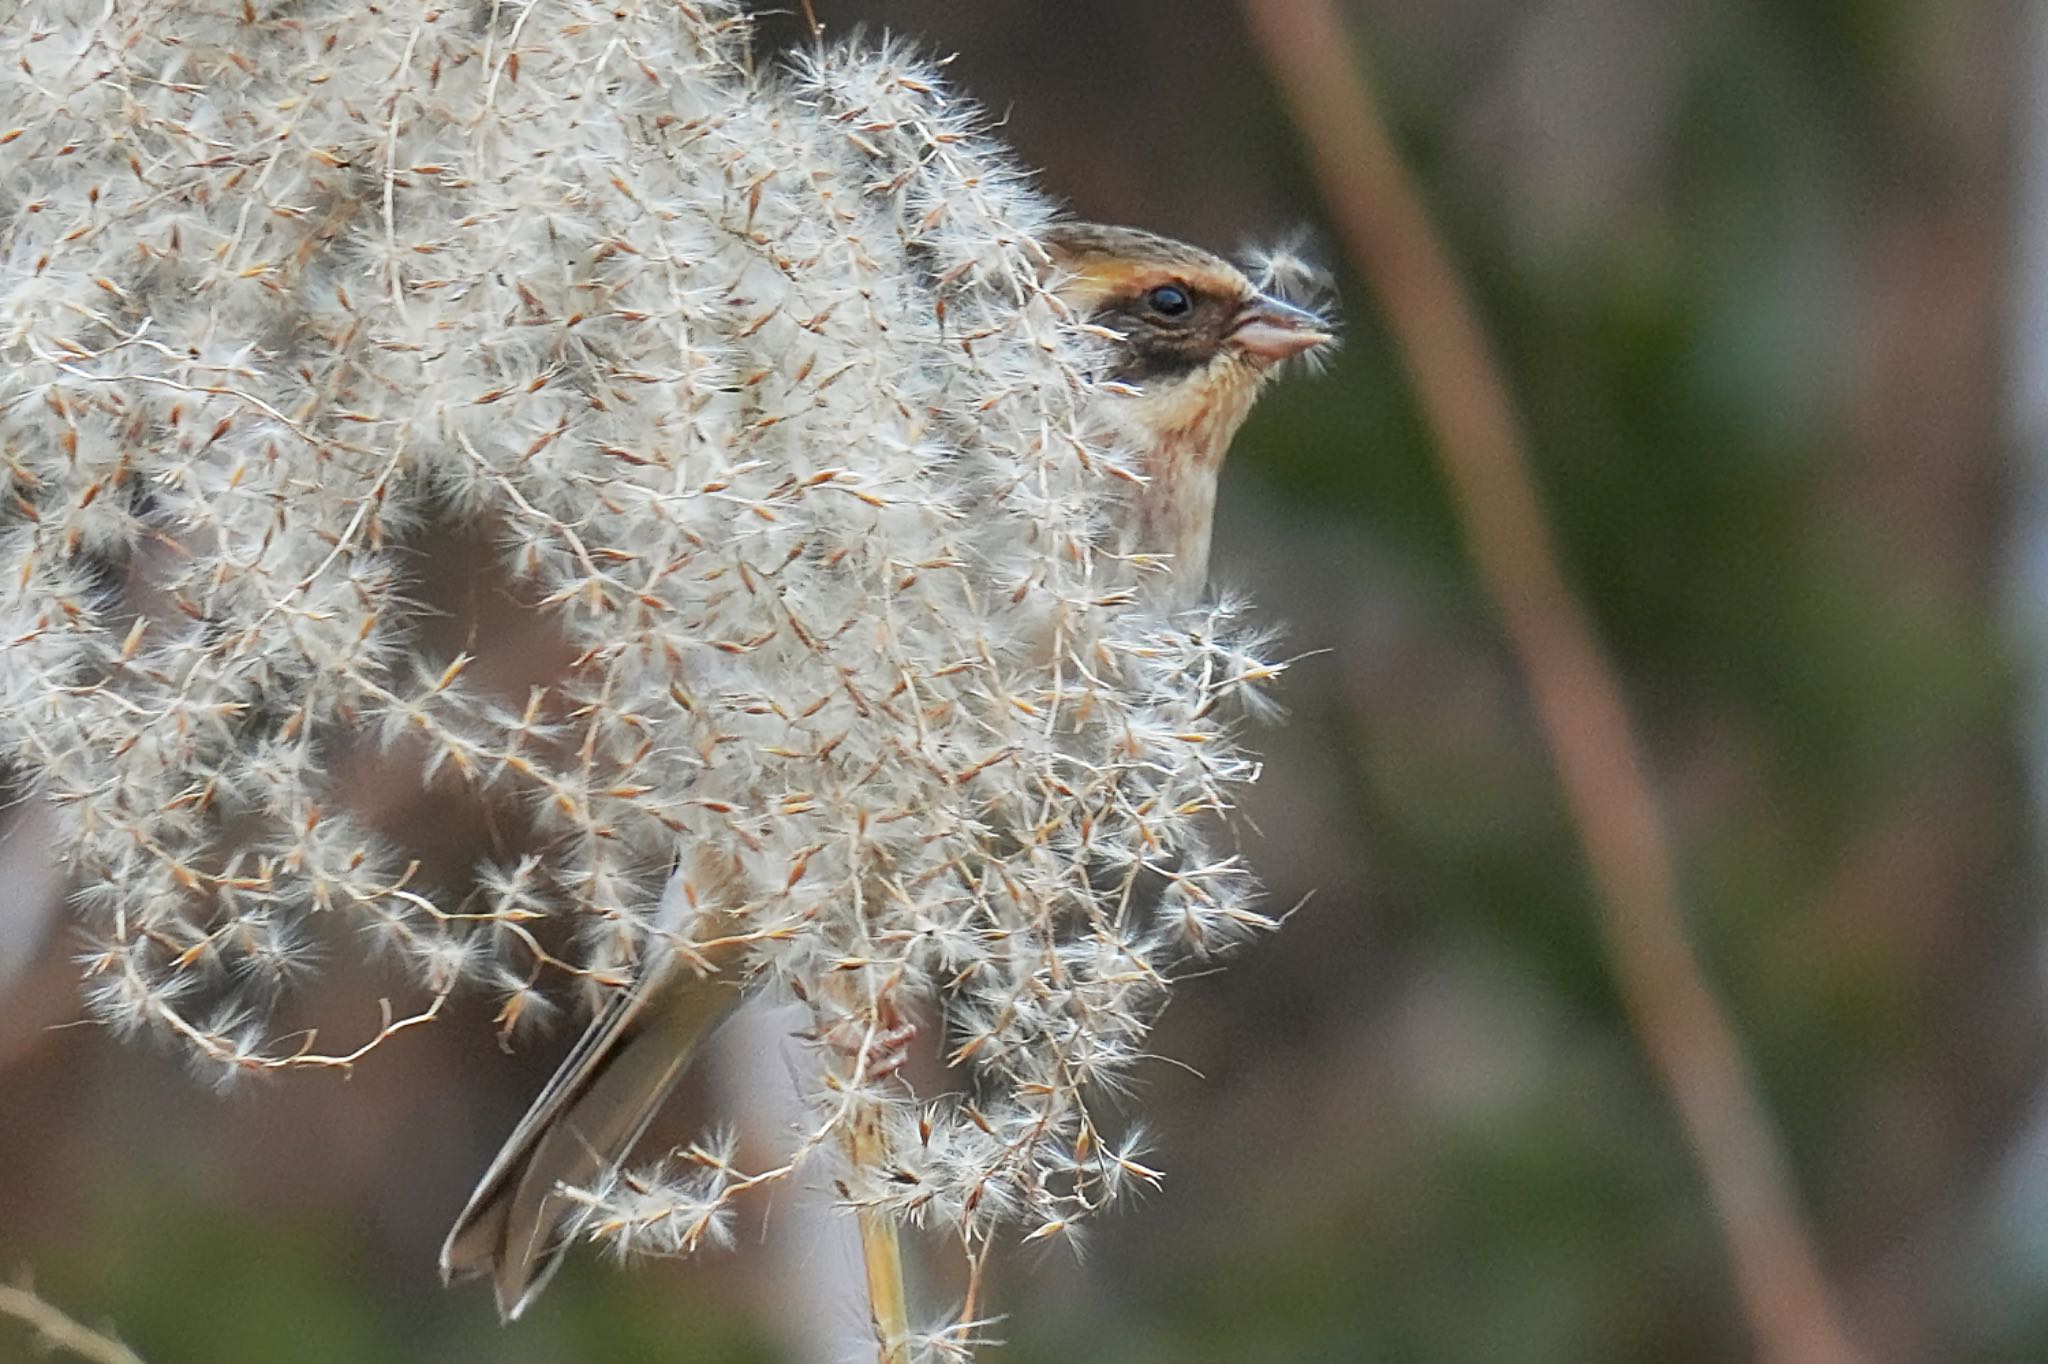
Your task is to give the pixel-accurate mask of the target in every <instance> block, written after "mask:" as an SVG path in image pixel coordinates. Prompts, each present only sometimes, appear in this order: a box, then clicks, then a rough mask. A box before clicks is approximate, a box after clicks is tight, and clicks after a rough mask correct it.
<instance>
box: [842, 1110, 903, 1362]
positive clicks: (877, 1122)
mask: <svg viewBox="0 0 2048 1364" xmlns="http://www.w3.org/2000/svg"><path fill="white" fill-rule="evenodd" d="M847 1147H848V1152H847V1153H848V1155H850V1156H851V1157H852V1159H853V1163H854V1165H856V1166H859V1167H863V1168H870V1167H873V1166H876V1165H879V1164H880V1163H881V1161H882V1160H883V1159H884V1157H885V1156H886V1154H887V1150H886V1148H885V1147H884V1145H883V1143H882V1136H881V1115H880V1113H878V1112H877V1111H876V1110H875V1108H874V1106H873V1105H872V1104H870V1105H865V1106H864V1107H863V1108H862V1110H861V1112H860V1114H859V1115H858V1116H857V1117H856V1118H855V1119H854V1122H853V1129H852V1131H851V1132H850V1133H849V1134H848V1136H847ZM858 1217H859V1221H860V1254H861V1260H862V1261H863V1262H864V1263H865V1264H866V1265H867V1271H868V1305H869V1310H870V1311H871V1313H872V1314H873V1317H874V1325H875V1343H876V1345H877V1346H878V1347H879V1349H880V1355H879V1359H880V1364H910V1307H909V1303H908V1300H907V1296H906V1294H905V1292H904V1286H903V1248H902V1245H901V1243H900V1242H899V1241H898V1239H897V1235H896V1222H895V1219H893V1218H891V1217H890V1216H889V1214H887V1213H886V1212H883V1211H881V1210H880V1209H876V1208H862V1209H861V1210H860V1212H859V1214H858Z"/></svg>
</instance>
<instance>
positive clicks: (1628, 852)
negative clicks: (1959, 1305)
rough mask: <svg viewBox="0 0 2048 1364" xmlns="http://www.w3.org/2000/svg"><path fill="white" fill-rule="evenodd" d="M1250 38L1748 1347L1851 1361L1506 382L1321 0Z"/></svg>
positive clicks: (1262, 11)
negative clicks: (1380, 366) (1596, 924)
mask: <svg viewBox="0 0 2048 1364" xmlns="http://www.w3.org/2000/svg"><path fill="white" fill-rule="evenodd" d="M1244 6H1245V13H1246V15H1247V17H1248V19H1249V21H1250V25H1251V29H1252V32H1253V34H1254V36H1255V39H1256V41H1257V42H1258V44H1259V46H1260V47H1261V49H1262V50H1263V52H1264V55H1265V59H1266V61H1267V63H1268V65H1269V66H1270V67H1271V69H1272V71H1273V74H1274V79H1275V82H1276V84H1277V85H1278V86H1279V87H1280V89H1281V91H1282V92H1283V94H1284V96H1285V98H1286V100H1287V102H1288V104H1289V106H1290V107H1291V109H1292V111H1293V114H1294V118H1295V120H1296V122H1297V123H1298V124H1299V126H1300V128H1301V131H1302V135H1303V137H1304V138H1305V140H1306V141H1307V143H1308V147H1309V151H1310V153H1311V156H1312V158H1313V160H1314V162H1315V164H1316V166H1317V169H1318V172H1319V175H1320V180H1321V185H1322V190H1323V193H1324V196H1325V197H1326V199H1327V201H1328V203H1329V207H1330V211H1331V213H1332V216H1333V217H1334V218H1335V220H1336V223H1337V226H1338V229H1339V231H1340V232H1341V233H1342V234H1343V237H1344V240H1345V243H1346V245H1347V247H1348V248H1349V251H1350V255H1351V257H1352V259H1353V260H1354V261H1355V263H1356V264H1357V267H1358V268H1359V270H1360V271H1361V272H1362V273H1363V274H1364V275H1365V276H1366V278H1367V279H1368V280H1369V281H1370V282H1371V284H1372V286H1373V288H1374V290H1375V292H1376V293H1377V294H1378V296H1379V299H1380V303H1381V306H1382V307H1383V308H1384V309H1385V310H1386V315H1387V321H1388V324H1389V326H1390V328H1391V329H1392V331H1393V333H1394V335H1395V337H1396V340H1397V343H1398V345H1399V347H1400V349H1401V353H1402V355H1403V358H1404V359H1405V361H1406V363H1407V366H1408V370H1409V374H1410V377H1411V379H1412V381H1413V382H1414V384H1415V388H1416V392H1417V396H1418V398H1419V400H1420V402H1421V404H1422V407H1423V409H1424V411H1425V412H1426V414H1427V415H1428V418H1429V422H1430V425H1431V427H1432V428H1433V429H1434V431H1435V432H1436V437H1437V445H1438V450H1439V455H1440V458H1441V459H1442V461H1443V464H1444V469H1445V473H1446V475H1447V477H1448V479H1449V481H1450V484H1451V486H1452V488H1453V490H1454V492H1455V495H1456V497H1457V500H1458V503H1459V507H1460V511H1461V514H1462V517H1463V520H1464V524H1465V538H1466V542H1467V544H1468V546H1469V549H1470V552H1471V554H1472V557H1473V559H1474V561H1475V562H1476V565H1477V568H1478V572H1479V576H1480V578H1481V580H1482V581H1483V582H1484V584H1485V586H1486V588H1487V591H1488V592H1489V593H1490V594H1491V596H1492V597H1493V599H1494V601H1495V603H1496V604H1497V606H1498V608H1499V610H1500V613H1501V616H1502V620H1503V624H1504V625H1505V627H1506V631H1507V634H1508V637H1509V639H1510V641H1511V643H1512V644H1513V647H1514V649H1515V652H1516V654H1517V656H1518V658H1519V659H1520V662H1521V667H1522V671H1523V674H1524V676H1525V678H1526V680H1527V685H1528V688H1529V692H1530V696H1531V699H1532V701H1533V703H1534V706H1535V711H1536V716H1537V722H1538V724H1539V726H1540V727H1541V730H1542V733H1543V736H1544V740H1545V742H1546V743H1547V744H1548V746H1549V748H1550V751H1551V754H1552V757H1553V760H1554V761H1555V763H1556V765H1557V771H1558V778H1559V781H1560V783H1561V785H1562V786H1563V789H1564V796H1565V801H1566V804H1567V806H1568V807H1569V809H1570V812H1571V816H1572V820H1573V823H1574V825H1575V827H1576V829H1577V832H1578V837H1579V840H1580V842H1581V843H1582V845H1583V847H1584V850H1585V856H1586V861H1587V864H1588V868H1589V870H1590V873H1591V875H1592V879H1593V882H1594V885H1595V888H1596V890H1597V892H1598V900H1599V905H1600V911H1601V916H1600V928H1601V932H1602V937H1603V940H1604V943H1605V947H1606V951H1607V955H1608V959H1609V967H1610V969H1611V970H1612V971H1613V973H1614V976H1615V979H1616V981H1617V983H1618V986H1619V989H1620V991H1621V995H1622V998H1623V1000H1624V1003H1625V1007H1626V1008H1627V1011H1628V1014H1629V1018H1630V1020H1631V1022H1632V1024H1633V1026H1634V1028H1635V1030H1636V1032H1637V1034H1638V1036H1639V1037H1640V1039H1641V1042H1642V1045H1643V1048H1644V1050H1645V1051H1646V1052H1647V1053H1648V1055H1649V1057H1650V1060H1651V1063H1652V1065H1653V1066H1654V1067H1655V1069H1656V1072H1657V1075H1658V1077H1659V1079H1660V1080H1661V1082H1662V1083H1663V1085H1664V1087H1665V1089H1666V1091H1667V1092H1668V1094H1669V1096H1670V1099H1671V1102H1672V1104H1673V1106H1674V1108H1675V1109H1676V1110H1677V1113H1678V1116H1679V1119H1680V1121H1681V1122H1682V1124H1683V1125H1684V1128H1685V1131H1686V1134H1687V1137H1688V1139H1689V1141H1690V1142H1691V1145H1692V1149H1693V1153H1694V1156H1695V1158H1696V1159H1697V1160H1698V1162H1699V1165H1700V1169H1701V1173H1702V1175H1703V1177H1704V1180H1705V1183H1706V1186H1707V1191H1708V1194H1709V1197H1710V1198H1711V1199H1712V1201H1713V1206H1714V1209H1715V1213H1716V1216H1717V1217H1718V1219H1719V1222H1720V1226H1721V1232H1722V1236H1723V1238H1724V1239H1725V1242H1726V1245H1727V1251H1728V1255H1729V1258H1730V1261H1731V1262H1732V1264H1733V1267H1734V1277H1735V1284H1736V1291H1737V1294H1738V1296H1739V1298H1740V1300H1741V1306H1742V1310H1743V1312H1744V1313H1745V1315H1746V1317H1747V1319H1748V1322H1749V1327H1750V1330H1751V1332H1752V1333H1753V1334H1754V1336H1755V1339H1756V1344H1757V1348H1758V1353H1759V1355H1760V1357H1761V1358H1763V1359H1765V1360H1769V1361H1772V1362H1773V1364H1848V1362H1849V1361H1852V1360H1854V1359H1855V1358H1856V1352H1855V1350H1854V1349H1853V1347H1852V1346H1851V1344H1850V1342H1849V1336H1848V1333H1847V1331H1846V1330H1845V1329H1844V1326H1843V1323H1842V1319H1841V1316H1840V1313H1839V1311H1838V1309H1837V1307H1836V1305H1835V1303H1834V1300H1833V1297H1832V1295H1831V1294H1830V1292H1829V1289H1828V1286H1827V1283H1826V1280H1825V1278H1824V1276H1823V1275H1822V1272H1821V1268H1820V1261H1819V1257H1818V1256H1817V1255H1816V1253H1815V1251H1814V1248H1813V1246H1812V1244H1811V1241H1810V1237H1809V1233H1808V1230H1807V1228H1806V1226H1805V1223H1804V1220H1803V1218H1802V1216H1801V1214H1800V1212H1799V1211H1798V1207H1797V1202H1796V1198H1795V1196H1794V1193H1793V1189H1792V1183H1791V1179H1790V1177H1789V1175H1788V1173H1787V1163H1786V1160H1785V1157H1784V1154H1783V1152H1782V1150H1781V1148H1780V1143H1779V1139H1778V1137H1777V1134H1776V1132H1775V1131H1774V1129H1773V1128H1772V1125H1771V1122H1770V1120H1769V1118H1768V1117H1767V1115H1766V1113H1765V1111H1764V1108H1763V1105H1762V1103H1761V1101H1760V1099H1759V1097H1758V1095H1757V1092H1756V1088H1755V1085H1754V1082H1753V1081H1752V1079H1751V1076H1750V1074H1749V1070H1748V1067H1747V1065H1746V1063H1745V1061H1744V1059H1743V1057H1742V1053H1741V1048H1740V1046H1739V1044H1738V1042H1737V1040H1736V1036H1735V1032H1734V1030H1733V1028H1732V1027H1731V1026H1730V1024H1729V1022H1728V1020H1727V1017H1726V1016H1725V1014H1724V1012H1723V1010H1722V1008H1721V1005H1720V1003H1719V1001H1718V1000H1716V999H1715V997H1714V995H1713V992H1712V991H1711V990H1710V989H1709V988H1708V986H1707V984H1706V982H1705V980H1704V978H1703V976H1702V973H1701V970H1700V966H1699V962H1698V960H1697V959H1696V957H1695V956H1694V954H1693V951H1692V948H1691V945H1690V944H1689V943H1688V941H1687V939H1686V935H1685V928H1684V924H1683V920H1682V916H1681V913H1680V909H1679V903H1678V894H1677V887H1676V883H1675V876H1674V872H1673V864H1672V858H1671V853H1670V850H1669V848H1668V846H1667V843H1666V836H1665V831H1664V829H1663V827H1662V824H1661V821H1660V818H1659V815H1658V811H1657V804H1656V800H1655V797H1654V795H1653V793H1652V791H1651V786H1650V780H1649V776H1648V773H1647V770H1646V764H1645V762H1644V760H1643V757H1642V754H1641V751H1640V749H1639V748H1638V745H1637V743H1636V740H1635V738H1634V736H1633V734H1632V732H1631V726H1630V721H1629V717H1628V710H1627V706H1626V704H1625V702H1624V699H1623V696H1622V690H1621V686H1620V683H1619V682H1618V681H1617V679H1616V677H1615V673H1614V670H1613V668H1612V667H1611V665H1610V664H1609V663H1608V662H1607V660H1606V658H1605V657H1604V656H1603V653H1602V651H1601V648H1600V645H1599V643H1598V641H1597V640H1596V638H1595V636H1594V633H1593V629H1592V626H1591V624H1590V623H1589V621H1588V618H1587V616H1586V613H1585V611H1584V609H1583V608H1582V607H1581V606H1580V604H1579V603H1578V601H1577V600H1576V598H1575V597H1574V596H1573V595H1572V592H1571V589H1570V588H1569V587H1568V586H1567V585H1566V583H1565V580H1564V575H1563V573H1562V572H1561V571H1560V569H1559V567H1558V564H1557V559H1556V555H1555V553H1554V552H1553V550H1552V548H1551V544H1550V535H1549V531H1548V528H1547V527H1546V525H1545V522H1544V519H1543V514H1542V512H1541V510H1540V509H1539V506H1538V503H1537V498H1536V493H1535V490H1534V487H1533V485H1532V482H1531V479H1530V476H1529V472H1528V468H1527V461H1526V458H1525V456H1524V453H1523V439H1522V435H1521V432H1520V429H1519V422H1518V420H1517V417H1516V414H1515V410H1514V405H1513V402H1512V400H1511V399H1510V397H1509V394H1508V387H1507V383H1506V381H1505V380H1504V378H1503V377H1502V375H1501V371H1500V367H1499V365H1498V363H1497V362H1496V361H1495V359H1494V356H1493V353H1492V348H1491V346H1490V345H1489V343H1488V341H1487V338H1486V335H1485V333H1484V331H1483V330H1482V329H1481V327H1480V324H1479V322H1478V320H1477V313H1476V310H1475V309H1474V307H1473V306H1472V303H1471V301H1470V299H1469V298H1468V297H1467V294H1466V291H1465V288H1464V286H1463V283H1462V282H1461V280H1460V278H1459V276H1458V273H1457V271H1456V269H1455V267H1454V266H1453V265H1452V263H1451V260H1450V257H1449V254H1448V252H1447V251H1446V249H1445V247H1444V246H1443V243H1442V242H1441V240H1440V239H1439V238H1438V236H1437V234H1436V232H1435V231H1434V229H1433V228H1432V226H1431V224H1430V222H1429V218H1428V215H1427V213H1426V212H1425V210H1424V209H1423V207H1422V204H1421V201H1420V200H1419V199H1418V197H1417V196H1416V193H1415V191H1414V188H1413V186H1412V185H1411V184H1410V183H1409V181H1408V177H1407V174H1406V172H1405V171H1404V169H1403V167H1402V166H1401V163H1400V160H1399V158H1398V157H1397V156H1396V154H1395V152H1394V149H1393V146H1392V143H1391V142H1390V140H1389V139H1388V136H1387V133H1386V130H1385V128H1384V126H1383V125H1382V124H1381V122H1380V119H1379V115H1378V113H1377V110H1376V107H1375V101H1374V99H1373V95H1372V91H1371V88H1370V86H1369V84H1368V83H1367V80H1366V77H1365V74H1364V73H1365V67H1364V63H1363V59H1362V57H1361V55H1360V53H1359V52H1358V50H1357V47H1356V45H1355V44H1354V43H1353V41H1352V39H1351V35H1350V34H1349V33H1348V32H1347V31H1346V29H1345V26H1344V23H1343V21H1342V20H1341V19H1340V18H1339V16H1338V14H1337V12H1336V9H1335V7H1334V5H1333V4H1332V3H1331V0H1244Z"/></svg>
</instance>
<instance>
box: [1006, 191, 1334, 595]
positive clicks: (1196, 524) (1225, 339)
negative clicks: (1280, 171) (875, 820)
mask: <svg viewBox="0 0 2048 1364" xmlns="http://www.w3.org/2000/svg"><path fill="white" fill-rule="evenodd" d="M1038 240H1039V243H1040V245H1042V246H1043V247H1044V248H1045V250H1046V253H1047V255H1048V256H1049V257H1050V258H1051V261H1052V274H1051V276H1050V279H1049V283H1050V285H1051V287H1052V290H1053V292H1054V293H1055V294H1056V295H1057V296H1058V297H1059V299H1060V301H1061V302H1063V303H1065V304H1066V305H1067V306H1068V307H1069V308H1072V309H1073V310H1074V311H1075V312H1077V313H1079V314H1080V315H1082V316H1083V317H1085V318H1086V319H1087V320H1088V321H1089V322H1091V323H1093V324H1095V325H1097V326H1100V327H1104V328H1106V329H1108V331H1109V332H1110V333H1112V334H1113V339H1112V340H1111V341H1110V349H1109V354H1110V356H1111V359H1110V367H1111V372H1110V373H1109V374H1108V375H1107V376H1106V377H1107V378H1108V379H1110V380H1112V381H1114V383H1113V385H1112V387H1111V389H1110V391H1111V393H1112V394H1113V395H1114V401H1113V402H1111V403H1110V404H1108V410H1107V411H1106V413H1105V415H1106V416H1107V418H1108V419H1109V420H1110V421H1111V422H1112V423H1113V424H1114V425H1115V426H1116V427H1117V428H1118V429H1120V430H1121V431H1122V432H1123V433H1124V434H1125V436H1126V437H1127V438H1128V440H1129V441H1130V443H1131V445H1132V446H1133V447H1134V448H1135V450H1136V452H1137V454H1138V455H1139V457H1140V459H1141V461H1142V463H1143V473H1144V475H1145V478H1146V485H1145V488H1144V490H1143V492H1142V493H1140V494H1139V495H1138V496H1137V497H1136V499H1135V503H1136V511H1137V515H1136V517H1135V519H1134V523H1133V525H1132V526H1131V527H1130V535H1129V539H1130V541H1131V547H1132V548H1133V549H1135V550H1138V551H1140V552H1145V553H1150V554H1157V555H1164V556H1170V557H1169V559H1168V562H1167V568H1168V570H1169V573H1170V576H1171V577H1172V578H1173V579H1174V580H1175V581H1176V591H1175V593H1174V595H1175V596H1176V597H1178V598H1180V599H1182V600H1189V599H1192V596H1193V595H1194V594H1197V593H1199V592H1200V591H1201V587H1202V580H1203V578H1204V576H1205V574H1206V571H1207V561H1208V553H1209V526H1210V521H1211V519H1212V518H1213V514H1214V510H1215V496H1216V474H1217V470H1218V469H1219V468H1221V466H1222V463H1223V456H1224V454H1225V453H1226V452H1227V451H1228V450H1229V448H1230V441H1231V438H1232V437H1233V436H1235V435H1236V434H1237V429H1238V427H1239V426H1240V425H1242V424H1243V422H1244V419H1245V417H1246V415H1247V414H1249V413H1250V411H1251V407H1252V402H1253V400H1254V399H1255V398H1256V397H1257V396H1258V393H1259V389H1260V388H1261V386H1263V384H1264V383H1265V381H1266V380H1267V379H1268V378H1270V377H1271V376H1272V375H1273V373H1274V371H1275V369H1276V367H1277V366H1278V365H1279V364H1280V362H1281V361H1283V360H1286V359H1289V358H1291V357H1293V356H1297V355H1303V354H1306V353H1308V352H1310V351H1313V350H1315V349H1316V348H1317V347H1320V346H1324V345H1327V344H1328V343H1330V342H1331V341H1332V340H1334V339H1335V337H1334V334H1333V333H1332V331H1331V328H1330V326H1329V324H1328V323H1327V322H1325V321H1324V320H1323V319H1322V318H1321V317H1319V316H1318V315H1317V314H1315V313H1312V312H1310V311H1308V310H1307V309H1304V308H1300V307H1297V306H1295V305H1294V304H1291V303H1288V302H1286V301H1285V300H1283V299H1279V298H1275V297H1273V296H1271V295H1270V294H1267V293H1262V292H1261V291H1260V290H1259V288H1258V287H1257V286H1256V285H1254V284H1253V283H1252V281H1251V280H1250V279H1248V278H1247V277H1246V276H1245V274H1244V272H1243V271H1241V270H1239V269H1238V268H1237V267H1236V266H1234V265H1232V264H1230V262H1228V261H1226V260H1224V259H1222V258H1221V257H1219V256H1213V255H1211V254H1209V253H1208V252H1207V251H1203V250H1200V249H1199V248H1196V247H1192V246H1188V245H1187V244H1185V243H1183V242H1177V241H1174V240H1172V239H1171V238H1168V237H1161V236H1158V235H1156V234H1154V233H1151V232H1143V231H1139V230H1138V229H1136V228H1129V227H1104V226H1101V225H1098V224H1094V223H1063V224H1060V225H1059V226H1056V227H1052V228H1049V229H1047V230H1046V231H1044V232H1042V233H1040V234H1039V238H1038Z"/></svg>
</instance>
